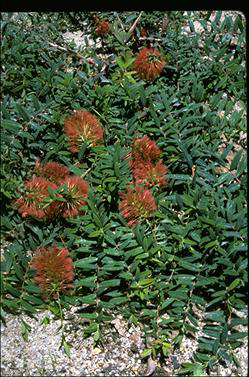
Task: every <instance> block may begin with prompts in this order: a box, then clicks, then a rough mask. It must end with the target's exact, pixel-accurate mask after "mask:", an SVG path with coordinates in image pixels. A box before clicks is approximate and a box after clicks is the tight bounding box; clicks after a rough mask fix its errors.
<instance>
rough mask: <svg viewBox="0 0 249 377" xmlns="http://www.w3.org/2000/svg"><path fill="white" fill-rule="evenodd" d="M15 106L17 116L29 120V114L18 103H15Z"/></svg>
mask: <svg viewBox="0 0 249 377" xmlns="http://www.w3.org/2000/svg"><path fill="white" fill-rule="evenodd" d="M15 107H16V110H17V112H18V114H19V116H20V117H21V118H23V119H24V120H26V122H29V120H30V116H29V115H28V113H27V111H26V110H25V109H24V108H23V107H22V106H21V105H20V104H19V103H16V104H15Z"/></svg>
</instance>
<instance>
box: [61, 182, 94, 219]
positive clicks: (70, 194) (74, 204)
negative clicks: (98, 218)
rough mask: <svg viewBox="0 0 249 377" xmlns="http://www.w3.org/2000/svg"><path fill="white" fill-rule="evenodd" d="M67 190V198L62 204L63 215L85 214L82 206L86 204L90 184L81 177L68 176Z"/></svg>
mask: <svg viewBox="0 0 249 377" xmlns="http://www.w3.org/2000/svg"><path fill="white" fill-rule="evenodd" d="M65 184H66V189H67V192H66V193H65V194H64V195H63V196H64V198H65V199H66V201H65V202H62V204H61V213H62V216H63V217H75V216H78V215H80V214H83V213H84V211H83V210H82V208H81V207H83V206H84V205H86V202H85V200H84V199H85V198H86V197H87V194H88V190H89V185H88V183H87V182H86V181H85V180H84V179H82V178H80V177H68V178H67V179H66V180H65Z"/></svg>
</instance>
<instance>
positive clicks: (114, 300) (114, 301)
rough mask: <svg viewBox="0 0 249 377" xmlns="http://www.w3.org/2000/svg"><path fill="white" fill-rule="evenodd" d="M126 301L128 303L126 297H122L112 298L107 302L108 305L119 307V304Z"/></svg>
mask: <svg viewBox="0 0 249 377" xmlns="http://www.w3.org/2000/svg"><path fill="white" fill-rule="evenodd" d="M127 301H129V299H128V297H124V296H122V297H114V298H112V299H111V300H110V301H109V303H110V304H111V305H120V304H123V303H125V302H127Z"/></svg>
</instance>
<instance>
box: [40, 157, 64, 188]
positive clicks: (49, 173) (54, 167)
mask: <svg viewBox="0 0 249 377" xmlns="http://www.w3.org/2000/svg"><path fill="white" fill-rule="evenodd" d="M34 173H35V175H37V176H40V177H44V178H46V179H47V180H48V181H50V182H54V183H56V184H61V183H62V182H63V181H64V179H65V178H66V177H68V176H69V174H70V172H69V169H68V168H67V167H66V166H64V165H62V164H58V163H57V162H48V163H46V164H45V165H41V164H40V161H39V160H37V161H36V164H35V170H34Z"/></svg>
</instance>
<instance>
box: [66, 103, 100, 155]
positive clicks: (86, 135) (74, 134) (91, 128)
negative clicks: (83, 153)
mask: <svg viewBox="0 0 249 377" xmlns="http://www.w3.org/2000/svg"><path fill="white" fill-rule="evenodd" d="M64 131H65V133H66V135H67V136H68V138H69V143H70V148H69V149H70V151H71V152H72V153H77V152H79V151H80V147H81V145H82V144H83V143H85V142H87V143H89V145H90V146H96V145H97V144H101V143H102V142H103V139H104V130H103V128H102V126H101V124H100V122H99V120H98V119H97V118H96V116H95V115H93V114H91V113H90V112H88V111H85V110H76V111H75V112H74V113H73V114H72V115H70V116H69V117H67V118H66V119H65V121H64Z"/></svg>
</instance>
